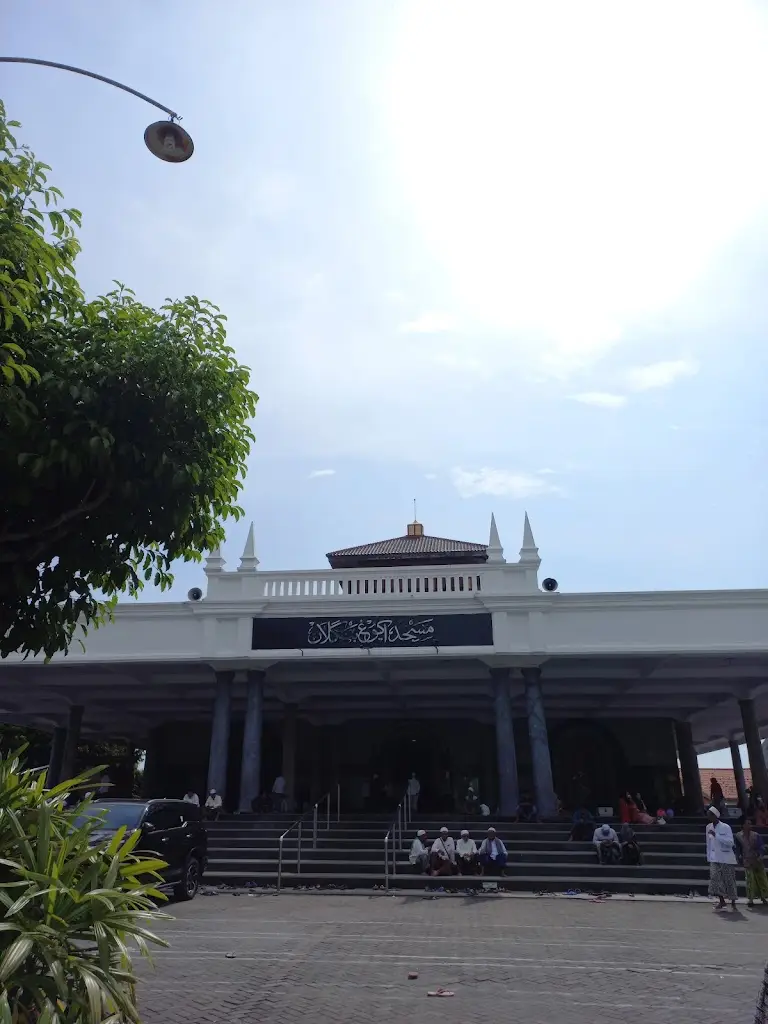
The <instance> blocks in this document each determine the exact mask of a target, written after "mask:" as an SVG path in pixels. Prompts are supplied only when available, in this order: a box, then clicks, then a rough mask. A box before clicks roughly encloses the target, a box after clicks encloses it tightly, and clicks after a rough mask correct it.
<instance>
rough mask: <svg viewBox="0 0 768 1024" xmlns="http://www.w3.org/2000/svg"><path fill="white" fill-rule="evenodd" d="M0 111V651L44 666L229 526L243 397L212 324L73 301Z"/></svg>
mask: <svg viewBox="0 0 768 1024" xmlns="http://www.w3.org/2000/svg"><path fill="white" fill-rule="evenodd" d="M13 124H14V123H13V122H7V123H6V122H5V120H4V117H0V147H1V149H0V202H1V203H2V204H3V208H2V210H0V307H1V311H0V317H2V323H3V327H2V334H0V344H2V346H3V347H2V350H1V351H2V353H3V355H2V356H0V361H1V369H2V380H0V479H2V481H3V485H2V489H1V490H0V656H6V655H8V654H9V653H10V652H13V651H21V652H25V653H26V652H31V653H38V652H41V651H42V652H44V653H45V655H46V656H50V655H52V654H54V653H55V652H57V651H63V650H66V649H67V648H68V646H69V645H70V643H71V641H72V638H73V636H74V634H75V631H76V629H77V628H78V626H80V627H82V628H83V630H85V628H86V627H87V625H88V624H91V623H95V624H98V623H99V622H100V621H102V620H103V618H104V615H105V614H106V613H108V611H109V609H110V607H111V606H113V605H114V602H115V601H116V599H117V595H118V594H119V593H127V594H129V595H136V594H137V593H138V592H139V591H140V590H141V589H142V587H143V586H144V585H145V583H147V582H151V583H152V584H154V585H155V586H159V587H160V588H162V589H165V588H167V587H169V586H170V585H171V583H172V581H173V577H172V574H171V564H172V562H173V561H174V560H175V559H184V560H199V559H200V558H201V552H203V551H205V550H211V549H213V548H215V547H216V546H217V545H218V544H219V543H220V542H221V541H222V540H223V538H224V531H223V523H224V521H225V520H226V519H227V518H229V517H235V518H239V517H240V516H241V515H242V509H241V508H240V507H239V506H238V505H237V498H238V496H239V492H240V489H241V487H242V480H243V477H244V474H245V466H246V459H247V456H248V453H249V450H250V444H251V441H252V440H253V434H252V432H251V429H250V425H249V423H250V420H251V418H252V417H253V415H254V412H255V407H256V402H257V396H256V395H255V394H254V393H253V391H251V390H250V389H249V378H250V373H249V370H248V369H247V368H246V367H245V366H242V365H240V364H239V363H238V362H237V360H236V359H235V356H234V351H233V349H232V348H231V347H229V346H228V345H227V342H226V331H225V317H224V316H223V315H222V314H221V313H220V312H219V311H218V309H217V308H216V307H215V306H213V305H212V304H211V303H209V302H207V301H204V300H200V299H198V298H196V297H194V296H188V297H187V298H185V299H182V300H179V301H170V300H168V301H166V303H165V304H164V305H163V306H162V307H161V308H160V309H158V310H155V309H152V308H150V307H148V306H145V305H143V304H142V303H141V302H139V301H137V299H136V298H135V297H134V294H133V293H132V292H131V291H130V289H128V288H125V287H123V286H122V285H119V286H118V287H117V288H116V289H115V290H114V291H112V292H110V293H109V294H108V295H105V296H102V297H100V298H97V299H95V300H92V301H86V300H85V299H84V298H83V296H82V293H81V291H80V289H79V287H78V285H77V281H76V279H75V277H74V273H73V267H74V258H75V256H76V254H77V248H78V247H77V242H76V240H75V238H74V235H73V233H72V232H73V230H74V229H73V225H76V224H77V223H79V214H78V212H77V211H75V210H69V211H64V212H59V211H58V210H56V209H49V207H51V206H52V205H53V204H54V203H55V202H56V201H57V200H58V198H59V195H60V194H59V193H58V192H56V191H55V190H54V189H52V188H50V187H49V186H48V185H47V181H46V179H45V172H46V170H47V168H46V166H45V165H43V164H40V163H39V162H37V161H36V160H35V158H34V156H33V155H32V154H31V153H30V152H29V151H28V150H27V149H25V148H19V147H18V146H17V144H16V141H15V139H14V138H13V136H12V135H11V134H10V131H9V127H10V126H12V125H13Z"/></svg>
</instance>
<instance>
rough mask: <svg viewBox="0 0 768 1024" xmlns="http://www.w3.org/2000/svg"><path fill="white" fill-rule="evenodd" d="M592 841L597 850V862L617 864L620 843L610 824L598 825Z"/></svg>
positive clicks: (619, 854)
mask: <svg viewBox="0 0 768 1024" xmlns="http://www.w3.org/2000/svg"><path fill="white" fill-rule="evenodd" d="M625 824H626V822H625ZM592 842H593V843H594V844H595V850H596V851H597V863H598V864H618V862H619V860H620V859H621V845H620V843H619V837H618V836H617V835H616V830H615V829H613V828H611V826H610V825H598V826H597V828H596V829H595V834H594V835H593V836H592Z"/></svg>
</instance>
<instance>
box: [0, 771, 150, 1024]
mask: <svg viewBox="0 0 768 1024" xmlns="http://www.w3.org/2000/svg"><path fill="white" fill-rule="evenodd" d="M21 753H22V751H19V752H17V753H15V754H12V755H10V756H9V757H4V758H0V1024H106V1022H109V1024H117V1022H120V1024H124V1022H125V1024H127V1022H131V1024H133V1022H136V1024H138V1022H139V1020H140V1017H139V1013H138V1010H137V1007H136V975H135V973H134V969H133V966H132V962H131V956H130V952H129V944H132V945H134V946H135V947H136V949H137V950H138V952H139V953H140V954H142V955H144V956H149V947H150V946H151V945H152V944H156V945H165V943H164V942H162V940H161V939H159V938H158V937H157V936H156V935H154V934H153V933H152V932H151V931H150V930H148V927H147V926H148V925H150V924H151V923H152V922H153V921H156V920H158V919H161V918H164V917H167V915H165V914H161V913H160V912H158V910H157V909H156V903H157V901H158V900H162V899H164V897H163V896H162V894H161V893H160V892H159V891H158V890H157V888H156V886H157V883H158V881H160V876H159V874H158V871H159V870H160V869H161V868H163V867H164V866H165V865H164V863H163V862H162V861H160V860H150V859H148V858H143V857H141V856H137V855H136V854H134V852H133V850H134V847H135V845H136V842H137V841H138V838H139V833H138V832H134V833H133V835H130V836H128V837H127V838H126V835H125V829H121V830H120V831H119V832H117V833H116V835H115V836H114V838H113V839H112V840H111V841H104V842H101V843H94V839H93V835H92V833H93V831H94V829H96V828H98V827H99V824H100V822H99V821H98V819H96V818H86V819H84V818H83V811H84V810H85V809H87V806H88V805H87V803H86V804H82V803H81V804H80V805H79V806H77V807H74V808H67V807H66V806H65V798H66V796H67V794H69V793H71V792H73V791H83V790H84V788H85V787H86V784H87V782H88V780H89V779H91V778H93V776H95V775H96V774H98V773H99V771H100V770H101V769H98V768H97V769H94V770H92V771H89V772H86V773H84V774H83V775H81V776H79V777H78V778H76V779H72V780H70V781H68V782H64V783H62V784H61V785H58V786H56V787H55V788H53V789H46V772H45V769H38V768H33V769H27V768H25V767H24V766H23V763H22V760H21V756H20V755H21Z"/></svg>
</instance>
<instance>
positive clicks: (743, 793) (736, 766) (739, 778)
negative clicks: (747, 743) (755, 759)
mask: <svg viewBox="0 0 768 1024" xmlns="http://www.w3.org/2000/svg"><path fill="white" fill-rule="evenodd" d="M729 746H730V748H731V761H733V775H734V778H735V779H736V790H737V792H738V794H739V807H740V808H741V809H742V811H746V809H747V781H746V779H745V778H744V766H743V765H742V763H741V751H740V750H739V744H738V743H737V742H736V740H734V739H731V740H730V741H729Z"/></svg>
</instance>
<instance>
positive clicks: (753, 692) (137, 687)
mask: <svg viewBox="0 0 768 1024" xmlns="http://www.w3.org/2000/svg"><path fill="white" fill-rule="evenodd" d="M487 552H488V561H487V562H485V563H484V564H481V565H456V566H413V567H397V568H381V569H370V570H349V569H346V570H345V569H321V570H317V571H306V572H305V571H290V572H263V571H261V570H260V569H259V563H258V559H257V557H256V554H255V550H254V538H253V528H251V531H250V533H249V536H248V542H247V544H246V548H245V551H244V552H243V555H242V558H241V560H240V563H239V565H238V566H237V567H236V568H235V569H233V570H228V569H227V567H226V565H225V563H224V560H223V559H222V557H221V555H220V553H219V552H215V553H214V554H213V555H212V556H210V557H209V558H208V560H207V562H206V565H205V580H201V591H202V597H201V598H200V599H199V600H195V599H190V600H188V601H184V602H177V603H132V604H122V605H120V606H119V607H118V609H117V611H116V614H115V618H114V622H112V623H111V624H109V625H107V626H105V627H102V628H101V629H99V630H92V631H91V632H90V633H89V634H88V636H87V638H86V640H85V650H84V651H83V650H81V649H80V647H79V645H78V644H73V646H72V648H71V650H70V652H69V654H68V655H67V656H66V657H64V656H60V657H56V658H54V659H53V661H52V662H51V663H49V664H48V665H45V664H43V662H42V659H40V658H38V659H27V660H26V661H23V660H22V659H21V658H13V657H11V658H8V659H6V661H4V662H2V663H0V683H2V691H1V692H2V697H1V698H0V706H2V712H0V713H2V714H3V715H4V717H5V718H6V719H9V720H19V721H29V722H31V723H35V724H41V725H45V726H49V725H51V724H54V723H56V722H58V721H59V720H60V718H61V715H62V714H63V713H65V712H66V708H67V706H68V705H69V704H72V703H83V704H84V705H85V707H86V709H87V710H86V719H85V727H86V729H90V730H99V729H103V728H115V727H116V725H117V722H118V721H120V722H121V723H123V724H122V725H121V728H122V729H124V731H125V732H126V734H130V735H134V736H135V737H136V738H137V739H139V738H140V736H141V733H142V729H143V728H145V727H146V722H147V720H148V719H150V718H152V717H153V716H157V715H162V714H166V715H169V714H172V713H173V714H177V715H178V716H180V717H194V716H200V715H205V714H206V713H207V709H209V708H210V706H211V701H212V699H213V692H214V690H213V687H214V671H215V670H227V669H228V670H236V671H240V670H247V669H256V668H258V669H266V670H267V672H268V675H267V681H268V682H267V687H268V692H271V695H272V696H273V697H274V698H275V699H278V700H284V699H286V694H288V696H289V697H290V699H291V700H298V701H300V702H301V703H302V704H304V706H305V707H307V708H308V709H309V713H310V714H316V715H317V716H322V715H326V716H328V715H331V716H332V715H342V716H343V715H349V714H351V713H354V714H356V715H357V714H362V715H365V714H371V715H385V714H387V713H388V709H390V708H391V707H392V708H395V709H396V710H397V712H398V713H407V714H411V715H414V716H419V715H429V714H434V713H436V712H438V711H439V712H440V713H441V714H445V715H461V714H467V713H469V714H472V713H474V712H476V711H478V709H481V708H482V706H483V703H484V702H485V701H486V700H487V699H488V695H489V694H490V693H491V692H492V690H491V684H490V682H489V676H488V668H490V667H502V666H509V667H512V668H524V667H534V666H538V667H541V669H542V677H541V685H542V692H543V696H544V703H545V707H546V711H547V715H548V716H557V717H568V716H574V717H577V716H583V717H592V716H612V717H617V716H620V717H633V716H638V717H639V716H645V717H648V716H659V717H661V716H664V717H671V718H676V719H679V720H680V719H682V720H688V721H690V722H691V725H692V727H693V735H694V740H695V743H696V746H697V748H698V750H699V751H700V752H701V751H705V750H710V749H715V748H717V747H720V746H723V745H725V744H727V743H728V741H729V740H730V739H732V738H734V739H737V740H739V741H741V740H742V738H743V729H742V724H741V715H740V711H739V706H738V700H740V699H742V700H743V699H748V698H754V701H755V704H754V707H755V711H756V713H757V718H758V722H759V723H760V725H766V726H768V591H766V590H751V591H701V592H696V591H662V592H653V593H588V594H568V593H560V592H554V593H547V592H545V591H544V590H542V589H541V587H540V583H539V579H538V570H539V564H540V562H539V557H538V550H537V548H536V546H535V544H534V541H533V536H532V533H531V530H530V525H529V524H528V521H527V517H526V523H525V531H524V541H523V547H522V548H521V550H520V557H519V559H518V561H515V562H511V563H510V562H506V561H504V558H503V550H502V548H501V544H500V541H499V537H498V533H497V531H496V527H495V523H492V527H491V536H490V540H489V544H488V547H487ZM190 594H191V595H192V597H193V598H194V597H196V596H197V595H195V594H194V592H193V591H191V592H190ZM472 612H483V613H488V614H490V615H491V616H492V622H493V644H492V646H481V647H471V646H470V647H467V646H462V647H455V646H451V647H448V648H446V647H439V646H421V647H418V648H416V649H414V648H413V647H375V646H374V647H366V648H365V649H362V650H361V649H333V648H329V647H322V646H314V647H313V646H310V645H307V646H304V647H303V648H301V649H290V650H286V649H279V650H267V649H259V650H253V649H252V630H253V620H254V619H273V618H283V617H298V618H302V619H307V620H316V619H329V618H330V619H333V618H338V619H345V620H348V619H366V618H368V617H371V616H395V617H410V618H418V619H425V618H430V617H432V616H441V615H446V614H450V615H454V614H464V613H472ZM512 696H513V702H515V701H519V702H522V700H523V687H522V682H521V684H520V688H519V693H516V692H515V690H514V687H513V694H512ZM520 706H522V703H520ZM478 713H479V711H478Z"/></svg>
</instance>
